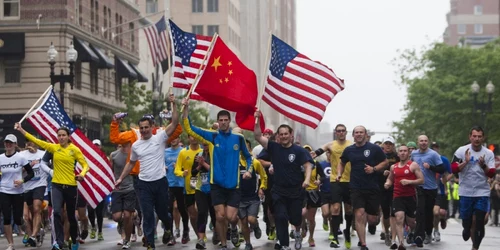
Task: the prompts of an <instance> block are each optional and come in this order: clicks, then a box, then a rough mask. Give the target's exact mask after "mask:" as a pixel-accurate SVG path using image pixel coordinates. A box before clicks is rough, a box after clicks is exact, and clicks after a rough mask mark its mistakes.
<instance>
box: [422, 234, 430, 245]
mask: <svg viewBox="0 0 500 250" xmlns="http://www.w3.org/2000/svg"><path fill="white" fill-rule="evenodd" d="M431 242H432V236H431V235H430V234H427V235H425V239H424V244H426V245H427V244H431Z"/></svg>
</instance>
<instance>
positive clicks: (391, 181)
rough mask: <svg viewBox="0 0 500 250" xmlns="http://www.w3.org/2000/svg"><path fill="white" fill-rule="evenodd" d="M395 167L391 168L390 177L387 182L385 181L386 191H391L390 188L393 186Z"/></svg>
mask: <svg viewBox="0 0 500 250" xmlns="http://www.w3.org/2000/svg"><path fill="white" fill-rule="evenodd" d="M393 170H394V165H392V166H391V168H390V171H389V176H388V177H387V180H386V181H385V184H384V187H385V188H386V189H389V187H390V186H392V185H393V183H394V171H393Z"/></svg>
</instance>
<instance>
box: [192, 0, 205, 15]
mask: <svg viewBox="0 0 500 250" xmlns="http://www.w3.org/2000/svg"><path fill="white" fill-rule="evenodd" d="M191 3H192V12H193V13H200V12H203V0H191Z"/></svg>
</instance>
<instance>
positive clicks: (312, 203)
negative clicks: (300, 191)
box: [304, 190, 321, 208]
mask: <svg viewBox="0 0 500 250" xmlns="http://www.w3.org/2000/svg"><path fill="white" fill-rule="evenodd" d="M304 203H305V204H304V207H307V208H318V207H321V195H320V193H319V191H317V190H306V197H305V202H304Z"/></svg>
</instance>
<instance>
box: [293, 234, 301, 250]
mask: <svg viewBox="0 0 500 250" xmlns="http://www.w3.org/2000/svg"><path fill="white" fill-rule="evenodd" d="M294 236H295V250H298V249H301V248H302V235H301V234H300V232H299V231H296V232H294Z"/></svg>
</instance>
